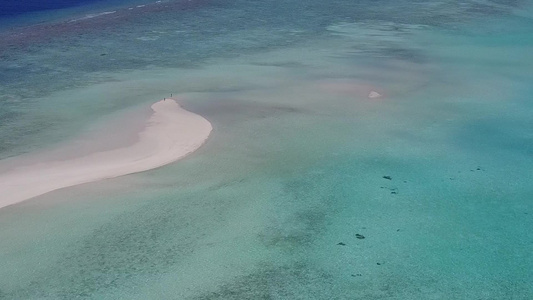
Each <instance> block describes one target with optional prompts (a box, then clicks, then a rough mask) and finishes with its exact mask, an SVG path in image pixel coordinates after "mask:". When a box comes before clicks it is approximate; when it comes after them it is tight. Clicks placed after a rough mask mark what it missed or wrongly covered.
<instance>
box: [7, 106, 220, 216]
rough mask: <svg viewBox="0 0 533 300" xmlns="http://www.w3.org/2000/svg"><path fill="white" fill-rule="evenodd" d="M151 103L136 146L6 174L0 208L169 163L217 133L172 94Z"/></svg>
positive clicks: (37, 165) (21, 168)
mask: <svg viewBox="0 0 533 300" xmlns="http://www.w3.org/2000/svg"><path fill="white" fill-rule="evenodd" d="M151 108H152V110H153V113H152V115H151V116H150V117H149V118H148V120H147V121H146V126H145V127H144V128H143V129H142V130H141V131H140V132H139V134H138V139H137V141H136V142H135V143H134V144H133V145H130V146H127V147H121V148H117V149H109V150H106V151H100V152H95V153H92V154H89V155H85V156H82V157H75V158H69V159H67V160H55V161H47V162H40V163H35V164H31V165H26V166H24V167H19V168H15V169H11V170H8V171H6V172H4V173H0V190H1V191H2V193H1V194H0V208H2V207H5V206H8V205H11V204H15V203H18V202H21V201H24V200H27V199H30V198H33V197H36V196H39V195H42V194H45V193H48V192H51V191H53V190H57V189H61V188H65V187H69V186H74V185H78V184H82V183H88V182H93V181H98V180H102V179H106V178H113V177H117V176H122V175H126V174H131V173H136V172H142V171H146V170H150V169H154V168H157V167H160V166H163V165H166V164H169V163H171V162H174V161H176V160H178V159H180V158H183V157H185V156H186V155H188V154H190V153H192V152H194V151H195V150H197V149H198V148H199V147H200V146H202V144H203V143H204V142H205V141H206V139H207V138H208V137H209V134H210V133H211V130H212V126H211V123H209V121H207V120H206V119H205V118H203V117H202V116H199V115H197V114H194V113H191V112H189V111H186V110H184V109H183V108H181V107H180V105H179V104H178V103H177V102H176V101H175V99H171V98H166V100H161V101H159V102H156V103H154V104H153V105H152V106H151Z"/></svg>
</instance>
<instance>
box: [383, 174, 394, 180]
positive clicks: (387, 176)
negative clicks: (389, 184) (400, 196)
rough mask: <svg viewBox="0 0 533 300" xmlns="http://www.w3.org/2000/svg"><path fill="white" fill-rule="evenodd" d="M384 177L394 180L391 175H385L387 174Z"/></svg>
mask: <svg viewBox="0 0 533 300" xmlns="http://www.w3.org/2000/svg"><path fill="white" fill-rule="evenodd" d="M383 178H385V179H388V180H392V177H390V176H389V175H385V176H383Z"/></svg>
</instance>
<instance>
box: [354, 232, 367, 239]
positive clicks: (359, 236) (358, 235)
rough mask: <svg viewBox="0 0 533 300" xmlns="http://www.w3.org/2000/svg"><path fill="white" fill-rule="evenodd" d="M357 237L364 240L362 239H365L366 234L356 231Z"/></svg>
mask: <svg viewBox="0 0 533 300" xmlns="http://www.w3.org/2000/svg"><path fill="white" fill-rule="evenodd" d="M355 237H356V238H358V239H360V240H362V239H364V238H365V236H364V235H362V234H359V233H356V234H355Z"/></svg>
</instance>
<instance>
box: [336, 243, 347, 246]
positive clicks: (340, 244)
mask: <svg viewBox="0 0 533 300" xmlns="http://www.w3.org/2000/svg"><path fill="white" fill-rule="evenodd" d="M337 245H339V246H346V244H345V243H343V242H340V243H338V244H337Z"/></svg>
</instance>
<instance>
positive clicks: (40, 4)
mask: <svg viewBox="0 0 533 300" xmlns="http://www.w3.org/2000/svg"><path fill="white" fill-rule="evenodd" d="M101 1H102V0H44V1H43V0H30V1H18V0H2V1H0V7H1V9H0V17H3V16H14V15H20V14H23V13H27V12H36V11H42V10H50V9H59V8H67V7H75V6H80V5H85V4H88V3H93V2H101Z"/></svg>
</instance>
